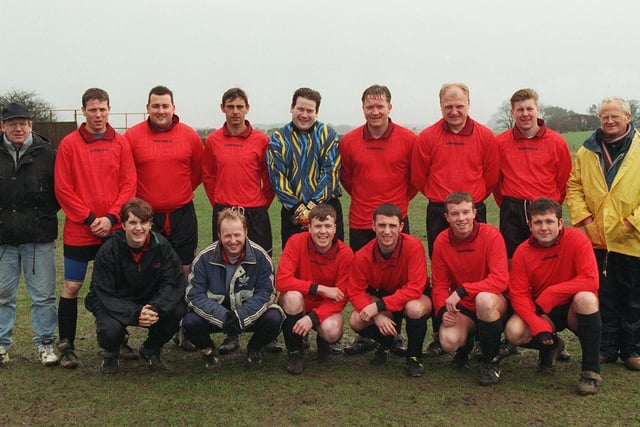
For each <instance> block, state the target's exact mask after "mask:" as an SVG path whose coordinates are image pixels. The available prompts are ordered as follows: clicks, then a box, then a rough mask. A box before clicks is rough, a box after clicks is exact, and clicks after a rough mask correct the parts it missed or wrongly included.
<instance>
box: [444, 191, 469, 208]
mask: <svg viewBox="0 0 640 427" xmlns="http://www.w3.org/2000/svg"><path fill="white" fill-rule="evenodd" d="M462 202H471V203H473V196H472V195H471V194H469V193H467V192H466V191H454V192H453V193H449V194H447V196H446V197H445V198H444V211H445V212H447V211H448V210H449V209H448V206H449V205H459V204H460V203H462ZM473 207H474V208H475V207H476V206H475V203H473Z"/></svg>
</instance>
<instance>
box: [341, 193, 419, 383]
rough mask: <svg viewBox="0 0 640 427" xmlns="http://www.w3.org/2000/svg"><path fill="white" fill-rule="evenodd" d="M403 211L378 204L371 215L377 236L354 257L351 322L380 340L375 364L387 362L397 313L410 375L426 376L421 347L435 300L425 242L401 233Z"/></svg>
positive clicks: (358, 328)
mask: <svg viewBox="0 0 640 427" xmlns="http://www.w3.org/2000/svg"><path fill="white" fill-rule="evenodd" d="M402 227H403V223H402V211H401V210H400V208H399V207H398V206H396V205H393V204H388V203H386V204H383V205H380V206H379V207H378V208H377V209H376V210H375V211H374V212H373V230H374V231H375V233H376V238H375V239H373V240H371V241H370V242H369V243H367V244H366V245H365V246H364V247H362V248H361V249H360V250H359V251H358V252H356V255H355V261H354V265H353V268H352V269H351V276H350V280H349V300H350V301H351V304H352V305H353V308H354V310H353V312H351V316H350V318H349V324H350V325H351V327H352V328H353V330H354V331H355V332H357V333H358V334H360V335H362V336H365V337H369V338H373V339H374V340H376V342H377V343H378V344H377V349H376V353H375V355H374V357H373V359H372V360H371V363H372V364H374V365H382V364H384V363H385V362H386V361H387V355H388V353H389V349H391V347H392V346H393V341H394V337H395V336H396V335H397V334H398V331H397V328H396V322H395V320H394V315H402V314H403V313H404V317H405V319H407V326H406V329H407V338H408V344H407V353H406V370H407V375H409V376H412V377H419V376H421V375H422V374H423V373H424V365H423V361H422V344H423V343H424V337H425V335H426V333H427V318H428V316H429V314H431V300H430V299H429V297H428V296H426V295H424V291H425V288H426V286H427V280H428V279H427V263H426V256H425V252H424V246H422V242H421V241H420V240H419V239H418V238H416V237H413V236H410V235H408V234H405V233H402V232H401V231H400V230H402Z"/></svg>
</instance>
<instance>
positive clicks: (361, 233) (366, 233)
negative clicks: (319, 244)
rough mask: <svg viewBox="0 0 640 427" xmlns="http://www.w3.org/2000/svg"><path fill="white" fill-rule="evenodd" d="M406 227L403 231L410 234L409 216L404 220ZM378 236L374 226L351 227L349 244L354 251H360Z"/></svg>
mask: <svg viewBox="0 0 640 427" xmlns="http://www.w3.org/2000/svg"><path fill="white" fill-rule="evenodd" d="M402 222H403V223H404V227H403V228H402V232H403V233H406V234H409V218H404V219H403V220H402ZM375 238H376V232H375V231H373V229H372V228H367V229H361V228H349V246H350V247H351V250H352V251H353V252H356V251H358V249H360V248H362V247H363V246H364V245H366V244H367V243H369V242H370V241H372V240H373V239H375Z"/></svg>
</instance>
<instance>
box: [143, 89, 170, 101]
mask: <svg viewBox="0 0 640 427" xmlns="http://www.w3.org/2000/svg"><path fill="white" fill-rule="evenodd" d="M151 95H158V96H162V95H169V96H170V97H171V105H173V92H172V91H171V89H169V88H168V87H166V86H156V87H152V88H151V90H150V91H149V97H148V98H147V104H149V103H150V102H151Z"/></svg>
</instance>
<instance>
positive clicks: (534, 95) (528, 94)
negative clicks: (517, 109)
mask: <svg viewBox="0 0 640 427" xmlns="http://www.w3.org/2000/svg"><path fill="white" fill-rule="evenodd" d="M528 99H533V101H534V102H535V103H536V105H538V92H536V91H535V90H533V89H531V88H524V89H518V90H517V91H515V92H514V93H513V95H511V100H510V102H511V108H513V106H514V105H515V103H516V102H520V101H526V100H528Z"/></svg>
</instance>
